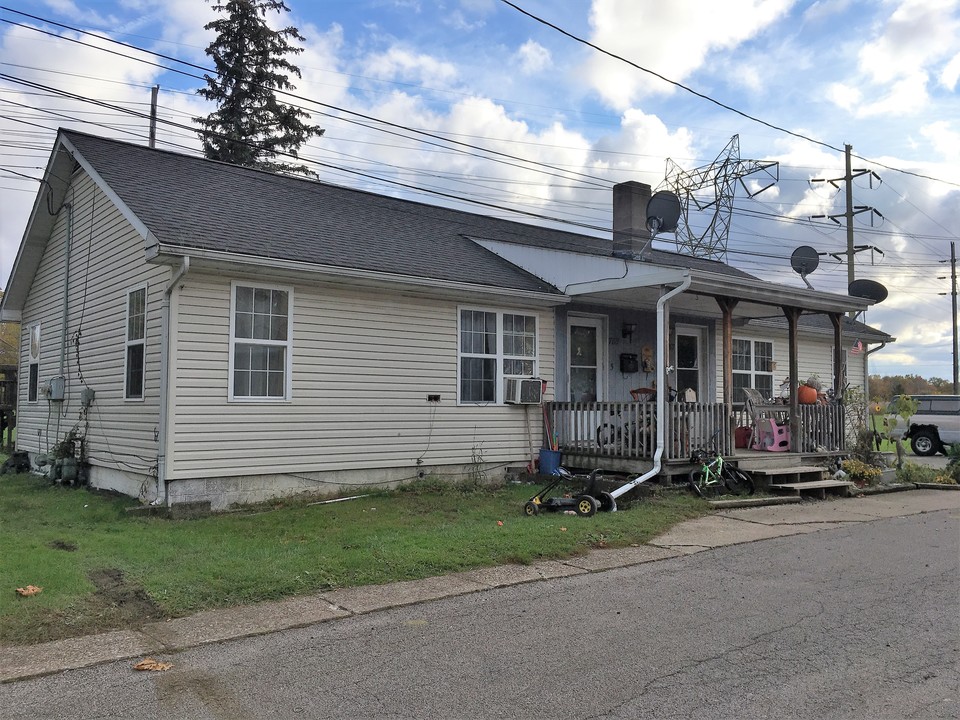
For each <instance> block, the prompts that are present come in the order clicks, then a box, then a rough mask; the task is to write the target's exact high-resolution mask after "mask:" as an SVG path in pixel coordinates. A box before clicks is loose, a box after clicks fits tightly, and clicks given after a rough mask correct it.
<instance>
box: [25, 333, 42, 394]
mask: <svg viewBox="0 0 960 720" xmlns="http://www.w3.org/2000/svg"><path fill="white" fill-rule="evenodd" d="M29 353H30V354H29V358H28V363H27V364H28V373H27V378H28V380H27V401H28V402H36V401H37V397H38V395H39V388H40V323H37V324H36V325H31V326H30V348H29Z"/></svg>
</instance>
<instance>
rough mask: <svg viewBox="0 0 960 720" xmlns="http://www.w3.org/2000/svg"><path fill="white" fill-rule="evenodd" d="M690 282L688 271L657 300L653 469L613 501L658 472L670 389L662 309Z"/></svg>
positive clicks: (620, 490) (621, 489)
mask: <svg viewBox="0 0 960 720" xmlns="http://www.w3.org/2000/svg"><path fill="white" fill-rule="evenodd" d="M692 280H693V278H691V277H690V271H689V270H688V271H687V272H686V273H685V274H684V277H683V281H682V282H681V283H680V284H679V285H677V287H675V288H674V289H673V290H671V291H670V292H668V293H665V294H664V295H661V296H660V299H659V300H657V352H659V353H660V354H661V357H660V360H659V362H657V449H656V450H655V451H654V453H653V467H652V468H650V470H648V471H647V472H645V473H644V474H643V475H641V476H640V477H636V478H634V479H633V480H631V481H630V482H628V483H626V484H625V485H621V486H620V487H618V488H617V489H615V490H613V491H611V492H610V494H611V495H612V496H613V499H614V500H616V499H617V498H618V497H620V496H621V495H623V494H624V493H626V492H629V491H630V490H632V489H633V488H634V487H636V486H637V485H639V484H640V483H643V482H646V481H647V480H649V479H650V478H652V477H655V476H656V475H657V474H659V472H660V468H661V462H660V460H661V458H662V457H663V449H664V448H665V447H666V445H667V440H666V432H667V396H668V395H669V394H670V387H669V385H668V384H667V368H666V367H665V363H664V360H665V359H666V355H665V354H664V350H665V348H666V346H667V343H666V329H665V327H664V324H665V323H664V320H665V313H664V307H665V306H666V304H667V302H668V301H669V300H671V299H672V298H674V297H676V296H677V295H680V294H681V293H684V292H686V291H687V288H689V287H690V283H691V281H692Z"/></svg>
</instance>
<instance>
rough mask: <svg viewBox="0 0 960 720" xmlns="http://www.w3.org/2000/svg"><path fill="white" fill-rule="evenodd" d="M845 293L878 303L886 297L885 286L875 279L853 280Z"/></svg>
mask: <svg viewBox="0 0 960 720" xmlns="http://www.w3.org/2000/svg"><path fill="white" fill-rule="evenodd" d="M847 293H848V294H849V295H850V296H851V297H860V298H866V299H867V300H873V301H874V302H878V303H881V302H883V301H884V300H886V299H887V288H886V287H884V286H883V285H882V284H880V283H878V282H877V281H876V280H854V281H853V282H852V283H850V287H849V288H848V290H847Z"/></svg>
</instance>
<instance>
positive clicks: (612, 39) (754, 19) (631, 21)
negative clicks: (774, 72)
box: [585, 0, 793, 110]
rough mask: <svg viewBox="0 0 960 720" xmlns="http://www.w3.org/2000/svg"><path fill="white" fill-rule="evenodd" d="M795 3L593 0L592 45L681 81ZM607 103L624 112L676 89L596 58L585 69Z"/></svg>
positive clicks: (623, 65)
mask: <svg viewBox="0 0 960 720" xmlns="http://www.w3.org/2000/svg"><path fill="white" fill-rule="evenodd" d="M792 4H793V0H727V1H726V2H722V3H718V2H711V3H703V2H700V0H674V2H670V3H661V2H658V3H637V2H634V0H594V2H593V6H592V8H591V13H590V24H591V28H592V32H591V35H590V38H589V40H590V41H591V42H593V43H594V44H596V45H597V46H599V47H601V48H603V49H604V50H607V51H609V52H612V53H614V54H616V55H619V56H621V57H624V58H626V59H627V60H630V61H631V62H634V63H636V64H638V65H640V66H641V67H644V68H647V69H648V70H652V71H654V72H656V73H659V74H660V75H663V76H664V77H667V78H669V79H670V80H674V81H678V82H682V81H683V80H684V79H685V78H686V77H688V76H689V75H690V74H691V73H692V72H693V71H695V70H696V69H697V68H699V67H700V66H701V65H702V64H703V63H704V61H705V60H706V58H707V56H708V55H709V54H710V52H712V51H714V50H718V49H729V48H732V47H735V46H737V45H739V44H740V43H742V42H744V41H745V40H748V39H749V38H751V37H753V36H754V35H755V34H756V33H758V32H759V31H760V30H762V29H763V28H765V27H767V26H768V25H769V24H770V23H772V22H774V21H775V20H776V19H778V18H780V17H781V16H783V14H784V13H786V12H787V10H788V9H789V8H790V6H791V5H792ZM585 72H586V75H587V77H588V78H589V82H590V83H591V84H592V85H593V87H594V88H595V89H596V91H597V93H599V94H600V96H601V97H602V98H603V100H604V101H605V102H607V103H608V104H610V105H611V106H612V107H614V108H617V109H619V110H623V109H625V108H626V107H628V106H629V105H630V104H632V103H633V102H634V101H635V100H636V98H638V97H639V96H641V95H643V94H646V93H653V92H656V93H664V92H672V90H673V87H672V86H671V85H669V84H667V83H665V82H664V81H662V80H658V79H656V78H654V77H652V76H651V75H649V74H647V73H644V72H642V71H640V70H638V69H636V68H634V67H631V66H629V65H627V64H626V63H623V62H621V61H619V60H614V59H612V58H609V57H606V56H602V55H600V54H599V53H595V54H594V55H592V56H591V58H590V60H589V61H588V63H587V67H586V68H585Z"/></svg>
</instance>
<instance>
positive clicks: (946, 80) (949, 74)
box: [939, 52, 960, 92]
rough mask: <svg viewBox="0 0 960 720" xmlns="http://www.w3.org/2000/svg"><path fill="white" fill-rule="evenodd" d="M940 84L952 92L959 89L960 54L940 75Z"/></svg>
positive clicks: (954, 57) (959, 53) (955, 56)
mask: <svg viewBox="0 0 960 720" xmlns="http://www.w3.org/2000/svg"><path fill="white" fill-rule="evenodd" d="M939 79H940V84H941V85H942V86H943V87H945V88H946V89H947V90H949V91H950V92H953V91H954V90H955V89H956V87H957V80H958V79H960V52H958V53H957V54H956V55H954V56H953V59H952V60H950V61H949V62H948V63H947V64H946V65H944V67H943V70H942V71H941V73H940V78H939Z"/></svg>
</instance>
